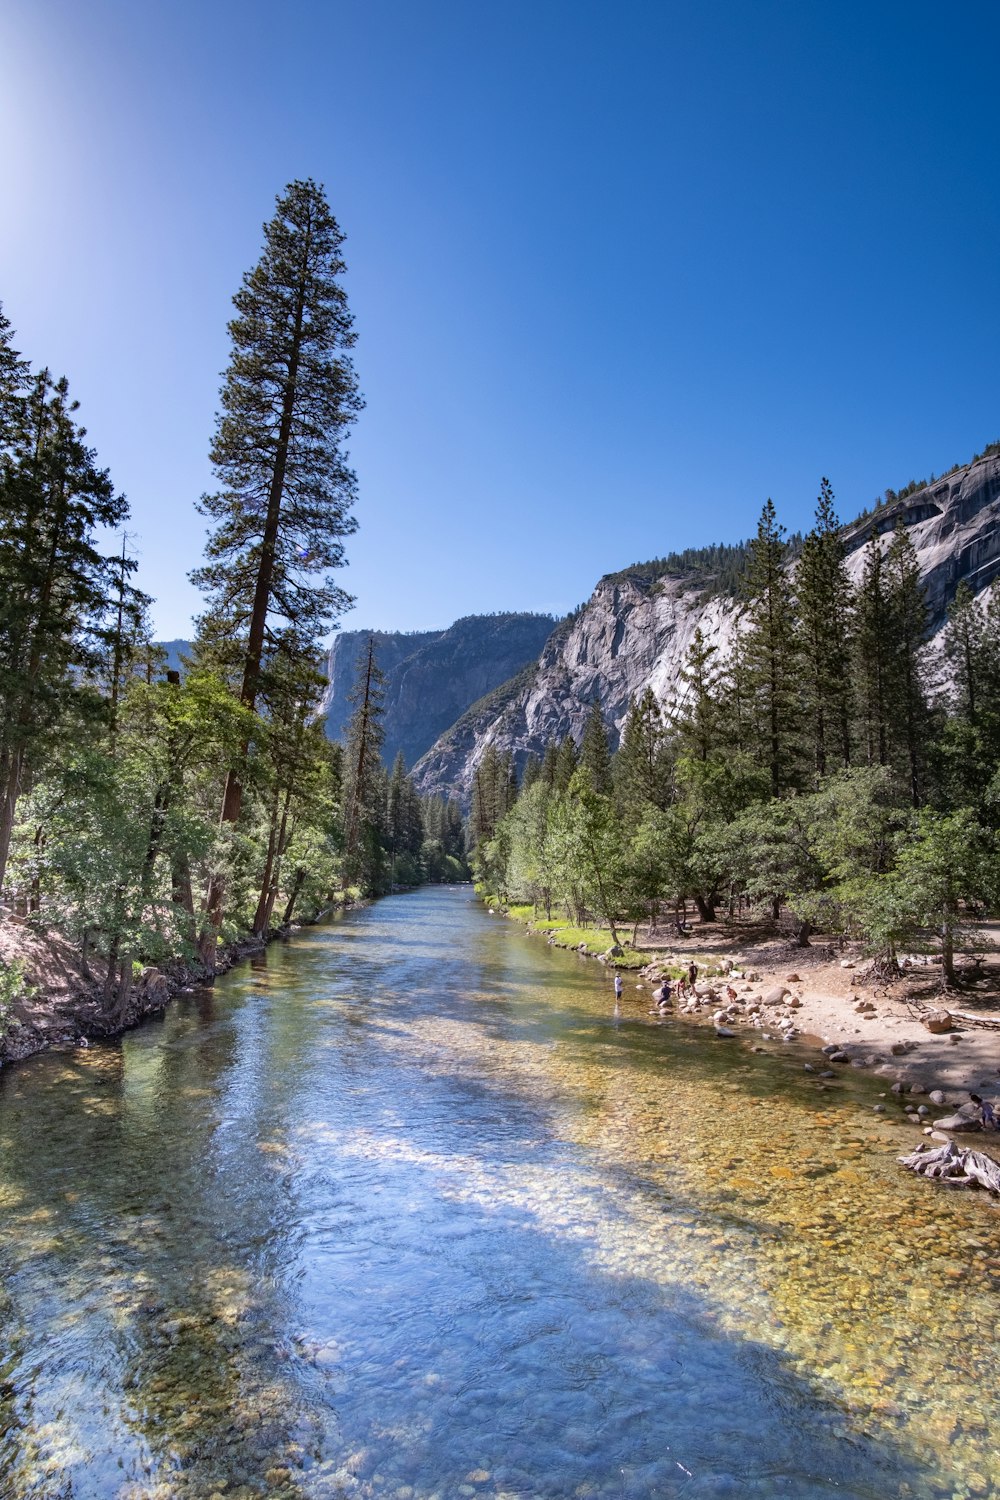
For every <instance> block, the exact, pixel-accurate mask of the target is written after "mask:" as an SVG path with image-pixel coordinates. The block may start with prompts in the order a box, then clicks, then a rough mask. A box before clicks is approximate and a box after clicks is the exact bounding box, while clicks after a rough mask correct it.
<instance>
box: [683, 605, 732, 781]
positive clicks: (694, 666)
mask: <svg viewBox="0 0 1000 1500" xmlns="http://www.w3.org/2000/svg"><path fill="white" fill-rule="evenodd" d="M717 654H718V647H716V646H709V645H708V644H707V643H706V641H705V637H704V636H703V635H702V633H701V629H700V628H699V629H696V630H695V633H694V635H693V637H692V640H691V645H690V646H689V648H688V653H687V656H686V658H685V661H684V666H683V667H682V668H681V673H680V680H681V682H682V683H683V688H682V690H681V693H680V695H679V701H678V704H677V707H676V709H675V710H674V714H673V720H674V725H675V727H676V730H677V735H678V739H679V741H680V748H681V750H682V752H683V753H685V754H687V755H690V756H693V757H694V759H695V760H700V761H707V760H708V759H709V757H710V756H711V755H712V754H713V753H714V752H715V751H716V750H717V749H719V747H720V744H721V742H722V738H723V735H722V710H721V707H720V705H719V673H718V671H717V669H716V666H715V662H714V658H715V656H716V655H717Z"/></svg>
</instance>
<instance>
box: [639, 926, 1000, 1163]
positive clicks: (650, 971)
mask: <svg viewBox="0 0 1000 1500" xmlns="http://www.w3.org/2000/svg"><path fill="white" fill-rule="evenodd" d="M692 962H693V963H695V964H696V965H697V967H698V970H699V978H698V980H697V981H696V984H695V987H694V992H693V993H692V992H690V991H688V992H687V993H686V994H684V995H682V996H677V994H676V989H675V993H674V998H673V1001H672V1006H671V1010H670V1012H669V1014H671V1015H672V1016H674V1017H675V1018H677V1019H678V1020H691V1021H701V1022H702V1023H705V1022H707V1023H709V1024H711V1025H712V1026H713V1027H714V1028H715V1030H716V1032H717V1033H719V1034H720V1036H721V1037H723V1038H725V1037H726V1036H727V1035H729V1036H739V1035H741V1034H744V1033H749V1034H750V1036H751V1037H753V1034H754V1033H756V1034H757V1036H758V1037H759V1041H755V1043H754V1045H766V1044H774V1043H781V1044H789V1043H795V1042H797V1043H798V1044H799V1045H800V1047H804V1048H806V1049H810V1050H811V1049H815V1052H816V1056H815V1058H814V1059H812V1060H810V1061H807V1062H805V1063H804V1064H803V1066H804V1067H805V1068H806V1069H807V1070H808V1071H810V1072H815V1073H817V1074H818V1075H819V1076H821V1077H827V1078H833V1077H836V1076H837V1075H838V1074H840V1073H842V1072H843V1071H844V1070H845V1069H846V1068H855V1069H868V1070H870V1071H871V1072H872V1073H874V1074H875V1075H877V1076H878V1077H879V1078H881V1079H884V1080H885V1083H886V1097H889V1096H895V1098H896V1099H897V1100H898V1103H899V1104H900V1106H902V1107H903V1108H904V1109H905V1110H906V1111H907V1113H909V1114H910V1115H911V1116H912V1117H913V1121H914V1123H915V1124H919V1125H921V1127H923V1128H926V1129H928V1130H933V1129H934V1126H935V1124H936V1123H940V1122H941V1121H943V1120H945V1119H951V1120H953V1121H954V1124H953V1125H952V1126H951V1128H952V1129H961V1130H965V1129H967V1128H968V1120H969V1118H970V1117H974V1116H977V1114H978V1111H977V1109H976V1107H975V1106H974V1105H973V1104H972V1103H971V1102H970V1097H969V1096H970V1094H973V1093H975V1094H979V1095H981V1096H982V1097H984V1098H986V1099H987V1100H990V1101H992V1100H994V1099H996V1097H997V1095H998V1093H1000V1007H998V1005H997V1002H996V996H995V995H993V994H990V993H987V994H977V993H976V992H975V986H976V984H977V982H978V983H981V984H982V985H983V986H984V987H986V988H987V989H988V990H991V989H993V987H994V982H995V980H996V977H997V976H996V975H995V974H994V972H993V971H992V970H991V969H988V968H986V967H984V966H982V965H981V966H979V969H978V970H977V971H975V974H974V978H972V979H970V980H969V981H967V988H966V989H965V991H964V992H963V993H957V992H950V993H946V992H944V991H943V990H942V988H941V985H940V979H939V970H938V968H937V966H936V965H934V964H933V963H929V962H927V960H926V959H925V958H921V957H918V956H916V955H914V956H911V957H910V958H909V959H906V960H904V968H903V972H902V974H901V976H900V978H899V979H898V980H896V981H894V982H893V983H891V984H885V983H878V982H876V983H873V982H871V980H870V978H869V977H868V972H867V968H866V964H865V960H864V958H863V957H862V956H861V955H860V954H844V953H841V951H840V950H839V949H837V950H835V949H832V948H825V947H815V948H809V949H804V950H802V949H798V950H790V949H789V947H788V945H787V944H783V943H781V942H774V943H771V944H764V945H759V946H758V947H756V948H755V949H754V950H753V951H752V952H751V953H740V952H736V953H725V952H712V951H711V950H710V949H709V948H708V944H707V942H706V941H702V942H698V941H697V940H693V941H691V942H688V943H686V944H685V945H684V951H683V952H674V953H672V954H670V955H669V957H668V956H667V955H664V956H663V957H658V958H657V959H655V960H654V961H653V962H651V963H650V964H648V965H647V966H646V967H645V968H644V969H642V970H641V971H640V973H639V975H638V976H637V977H636V981H635V988H634V991H633V994H634V998H635V1000H636V1002H637V1003H638V1004H639V1005H640V1006H641V1007H642V1008H643V1009H648V1007H649V997H650V996H651V995H652V993H653V990H654V988H655V987H656V986H657V985H658V984H659V982H660V980H661V979H662V978H663V977H664V976H665V975H675V974H676V973H677V972H678V971H679V970H681V969H683V967H684V966H685V964H688V963H692ZM963 1111H964V1113H965V1117H966V1119H965V1123H961V1124H960V1123H959V1121H958V1120H957V1119H956V1116H957V1115H959V1113H960V1112H963ZM975 1128H976V1126H975V1125H974V1124H973V1126H972V1129H973V1130H974V1129H975ZM996 1139H997V1141H998V1144H1000V1137H997V1138H996Z"/></svg>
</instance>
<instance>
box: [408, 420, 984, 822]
mask: <svg viewBox="0 0 1000 1500" xmlns="http://www.w3.org/2000/svg"><path fill="white" fill-rule="evenodd" d="M890 493H891V492H890ZM897 524H901V525H902V527H903V530H904V531H905V533H906V535H907V536H908V537H909V538H910V539H911V541H912V545H913V550H914V556H915V568H916V577H917V579H918V580H919V582H920V585H921V587H922V589H923V591H924V598H925V604H926V610H927V620H926V627H925V628H926V634H927V639H928V642H929V644H928V646H927V647H926V648H925V655H926V656H930V657H934V656H935V655H936V654H937V652H936V647H935V645H934V642H935V641H938V640H939V639H940V636H941V631H942V629H943V626H944V622H945V618H946V612H947V608H948V605H949V603H950V602H951V601H952V600H953V599H954V597H955V592H956V590H957V588H958V585H959V583H960V582H962V581H965V582H967V583H968V585H969V587H970V588H971V589H972V590H973V592H974V593H979V592H981V591H982V590H984V589H986V588H987V587H988V586H989V585H990V584H991V583H992V582H993V580H994V578H995V577H996V576H997V574H998V573H1000V455H998V454H997V453H996V452H995V451H992V450H990V449H988V450H986V453H985V454H984V455H983V456H982V457H980V458H979V459H977V460H975V461H974V462H973V463H971V464H966V465H964V466H962V467H960V468H956V469H954V470H952V472H951V473H950V474H948V475H946V476H945V477H944V478H943V479H940V480H936V481H933V482H928V483H927V484H925V485H923V486H920V487H917V488H916V489H915V490H914V491H912V492H911V493H909V494H906V495H904V497H903V498H899V497H898V496H896V495H894V494H892V498H891V499H890V500H889V501H887V502H886V503H885V504H883V505H880V506H879V507H877V508H876V509H875V510H874V511H873V512H872V513H871V514H870V515H869V516H868V517H867V518H865V519H864V520H863V521H861V522H859V523H856V524H853V525H848V526H846V527H844V528H843V529H842V530H841V529H840V528H838V532H839V535H840V537H841V540H842V544H843V550H844V564H843V566H844V576H845V578H846V579H848V580H850V582H851V583H852V585H857V584H858V583H859V582H860V581H861V578H862V575H863V573H864V570H865V567H866V559H867V558H868V556H869V553H870V543H871V540H872V538H873V537H874V536H876V535H881V536H883V537H885V536H886V535H887V534H888V533H890V532H892V531H893V530H894V528H895V527H896V526H897ZM783 544H784V546H785V548H786V551H785V556H784V564H783V565H784V568H785V571H786V572H790V573H794V572H795V571H796V570H797V569H798V568H799V567H800V566H801V565H803V564H802V563H801V561H800V559H801V553H802V549H803V548H804V546H805V543H804V541H803V539H801V538H798V537H795V538H792V539H791V542H790V543H789V542H788V541H787V540H785V541H784V543H783ZM813 551H815V548H813ZM685 556H686V555H685V554H677V555H674V556H672V557H670V558H667V559H663V560H661V562H660V563H657V564H647V565H640V566H636V567H635V568H632V569H626V570H623V571H621V572H618V573H613V574H608V575H607V576H606V577H604V578H602V579H601V581H600V582H599V583H598V585H597V587H596V588H595V590H594V592H593V594H592V596H591V598H590V600H589V601H588V602H587V604H586V605H585V606H584V607H583V608H582V609H581V610H579V611H578V612H577V613H576V614H575V616H574V617H573V618H572V619H571V620H569V621H568V622H564V623H561V624H560V625H559V626H558V627H557V628H556V630H555V631H553V633H552V635H551V636H550V638H549V640H548V641H547V642H546V644H545V646H544V647H543V649H542V652H541V655H540V657H539V660H538V664H537V666H536V667H535V668H534V670H533V671H529V672H525V673H522V674H521V675H520V676H519V679H518V682H517V684H516V685H510V687H509V688H505V689H503V690H501V691H500V692H498V694H497V696H496V698H495V699H493V700H485V701H484V702H483V703H481V704H478V705H475V706H474V708H473V709H472V710H470V711H469V712H468V713H467V714H466V715H465V716H464V717H463V720H462V721H461V723H460V725H456V726H454V727H453V729H452V730H451V731H449V732H448V733H447V734H446V735H445V736H443V737H442V739H441V740H439V741H438V743H437V744H435V745H434V746H433V747H432V748H431V749H430V750H429V751H428V752H427V754H426V755H424V756H423V757H422V759H421V760H420V761H419V762H418V763H417V765H416V766H415V767H414V771H413V774H414V778H415V780H416V783H417V785H418V787H419V788H420V789H421V790H422V791H424V792H435V793H438V794H441V793H448V794H454V795H457V796H459V797H461V799H462V801H463V803H464V804H465V805H468V803H469V800H470V797H471V790H472V783H473V777H474V775H475V770H476V767H477V765H478V764H479V762H480V760H481V759H482V757H483V755H484V754H485V752H486V748H487V746H489V745H492V746H493V748H494V750H495V751H496V752H497V753H498V754H506V753H508V752H509V753H510V754H511V755H512V756H513V760H514V764H515V766H516V767H517V768H518V770H519V771H521V770H522V769H523V767H524V765H525V764H526V762H527V760H528V758H529V757H531V756H536V757H537V756H541V755H543V754H544V751H545V746H546V744H547V743H548V742H549V741H550V740H551V739H553V738H554V739H556V740H557V741H558V740H561V739H562V738H564V737H565V736H566V735H572V736H573V737H574V738H575V739H576V740H577V742H579V740H580V738H581V736H582V734H583V729H584V725H585V723H586V720H587V716H588V713H589V710H590V705H591V703H592V702H593V699H594V697H595V696H596V697H597V698H598V699H599V701H600V703H601V706H602V709H603V712H604V718H605V724H606V726H607V729H608V733H609V735H610V738H611V743H612V745H613V746H617V744H618V743H619V740H620V737H621V734H622V731H623V728H624V724H625V720H626V717H627V714H628V711H629V705H630V703H631V702H632V701H633V700H638V699H639V698H641V697H642V695H643V693H644V692H645V690H646V689H647V688H649V689H651V690H652V692H653V694H654V696H655V698H656V700H657V702H658V703H659V704H661V705H662V706H663V707H664V709H665V710H667V711H671V710H672V709H673V708H674V707H676V705H677V704H678V702H679V700H680V699H681V698H683V696H684V683H683V677H682V673H683V670H684V664H685V661H686V659H687V654H688V652H689V650H690V648H691V645H692V642H693V640H694V636H695V632H696V631H697V632H700V634H701V637H702V639H703V641H704V642H705V643H706V644H707V645H708V646H710V647H713V648H714V649H715V650H716V651H717V652H718V653H719V657H720V658H722V657H726V656H728V654H729V653H730V651H731V650H732V649H733V648H734V646H735V643H736V641H737V638H738V636H739V635H740V634H741V632H743V631H744V630H745V628H746V623H747V603H746V600H745V597H741V595H740V590H741V589H742V587H743V585H742V583H740V581H739V580H740V579H741V578H742V576H743V574H744V572H745V568H746V566H747V563H748V559H749V557H750V544H746V545H745V546H742V547H740V548H729V549H722V548H708V549H702V550H699V551H696V552H693V553H691V554H689V556H690V559H691V561H690V566H689V567H687V570H686V571H685V568H684V558H685ZM713 565H714V566H715V572H714V573H713V571H712V569H713ZM804 566H805V567H806V568H807V569H809V568H813V567H814V566H818V567H819V568H820V571H822V567H823V566H824V565H823V564H822V563H821V562H820V561H819V560H818V559H817V558H815V557H807V558H806V559H805V563H804ZM734 591H735V592H734ZM826 649H827V651H832V652H833V656H832V657H830V658H829V659H828V660H827V662H826V664H825V665H824V666H823V667H821V668H820V669H819V670H820V672H821V675H822V676H825V677H829V674H830V673H832V672H836V671H837V670H838V669H837V667H836V650H837V648H836V647H835V645H834V643H828V645H827V648H826ZM833 711H834V712H836V710H833ZM840 714H841V718H842V716H843V710H842V708H841V710H840Z"/></svg>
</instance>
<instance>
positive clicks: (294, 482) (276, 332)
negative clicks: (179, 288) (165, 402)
mask: <svg viewBox="0 0 1000 1500" xmlns="http://www.w3.org/2000/svg"><path fill="white" fill-rule="evenodd" d="M343 241H344V236H343V234H342V233H341V231H340V229H339V227H338V225H337V221H336V220H335V219H334V217H333V215H332V214H331V213H330V209H329V206H328V204H327V201H326V197H325V195H324V193H323V190H322V188H321V187H318V186H317V184H316V183H314V182H312V181H304V182H301V181H297V182H293V183H291V184H289V186H288V187H287V188H286V190H285V193H284V195H283V196H281V197H280V198H279V199H278V200H277V211H276V213H275V215H274V217H273V218H272V219H271V221H270V222H269V223H268V224H266V225H265V227H264V250H263V254H262V255H261V258H260V261H259V262H258V264H257V265H256V266H255V267H254V269H253V270H252V271H249V272H248V273H247V274H246V275H245V276H244V278H243V285H242V287H241V288H240V290H239V291H238V292H237V294H236V296H235V297H234V299H233V303H234V306H235V309H236V316H235V317H234V318H233V319H232V321H231V322H230V324H229V333H230V337H231V339H232V344H233V353H232V358H231V361H230V365H229V369H228V371H227V372H226V378H225V384H224V385H223V388H222V393H221V403H222V411H221V413H220V415H219V417H218V419H217V423H216V431H215V439H214V442H213V444H212V449H211V454H210V457H211V460H212V464H213V466H214V468H215V471H216V473H217V475H218V476H219V479H220V480H221V482H222V488H221V489H220V490H219V491H218V492H217V493H215V494H213V495H208V496H205V497H204V499H203V501H202V509H203V512H204V513H205V514H206V515H207V516H209V517H210V518H211V519H212V520H213V521H214V522H215V523H216V525H215V529H214V531H213V532H212V533H211V535H210V537H209V541H208V544H207V547H206V563H205V566H204V567H203V568H201V569H199V570H198V571H197V572H196V573H194V574H193V575H192V579H193V581H194V582H195V583H197V584H198V585H200V586H201V587H202V588H204V589H205V590H206V592H207V595H208V607H207V610H206V613H205V615H204V617H203V620H202V627H201V628H202V634H203V635H204V636H205V638H206V640H208V641H209V642H212V641H217V640H220V639H221V640H222V641H235V642H238V645H239V650H240V652H241V654H242V664H241V666H240V669H239V680H240V690H239V691H240V701H241V703H242V704H243V706H244V707H245V708H247V709H250V710H253V709H255V708H256V705H257V697H258V692H259V689H260V683H261V675H262V672H263V671H264V670H265V667H266V658H267V653H268V651H269V649H271V648H273V647H274V646H275V645H276V644H277V642H278V640H279V639H280V638H281V637H282V635H283V634H287V633H288V632H292V634H293V635H294V638H295V639H296V640H297V641H300V642H308V643H311V644H310V649H312V650H315V647H316V641H317V638H318V636H319V635H320V634H321V632H322V631H323V630H325V629H326V628H328V626H329V623H330V621H331V619H332V618H333V617H334V616H336V615H337V614H339V613H340V612H341V611H342V610H343V609H344V608H345V607H346V605H347V604H348V603H349V602H350V601H349V599H348V596H347V595H346V594H345V593H344V591H343V590H342V589H340V588H338V587H337V586H335V585H334V583H333V581H332V578H331V577H330V570H331V569H333V568H336V567H339V566H340V565H341V564H342V563H343V557H344V549H343V541H342V538H343V537H344V536H346V535H348V534H349V533H350V532H352V531H353V530H354V529H355V522H354V520H353V519H352V517H351V516H350V515H349V513H348V512H349V510H350V506H351V504H352V502H353V499H354V492H355V478H354V474H353V473H352V471H351V470H350V469H349V468H348V466H347V463H346V461H345V456H344V452H343V448H342V442H343V437H344V434H345V431H346V429H347V427H348V426H349V425H350V423H351V422H353V421H354V419H355V417H356V416H357V413H358V411H359V410H360V407H361V400H360V397H359V395H358V389H357V381H356V377H355V373H354V368H353V366H352V364H351V360H350V357H349V355H348V353H347V351H348V350H349V349H350V348H351V347H352V346H353V344H354V342H355V333H354V329H353V326H352V319H351V315H350V312H349V311H348V307H347V297H346V293H345V291H344V289H343V286H342V285H341V282H340V279H339V278H340V276H341V274H342V273H343V271H344V269H345V267H344V261H343V258H342V256H341V247H342V245H343ZM242 759H244V760H245V753H244V756H243V757H242ZM244 775H245V768H244V766H243V765H241V764H238V765H236V766H234V767H233V768H232V769H231V771H230V774H229V776H228V777H227V781H226V788H225V793H224V796H223V806H222V821H223V822H224V823H235V822H236V821H237V820H238V819H239V816H240V809H241V805H242V795H243V793H242V787H243V777H244ZM224 900H225V881H224V878H223V876H222V873H221V872H220V873H219V874H217V875H216V877H215V878H214V879H213V881H212V885H211V889H210V891H209V895H208V900H207V926H206V932H205V941H204V944H203V949H204V956H205V957H206V958H210V957H211V956H212V955H213V954H214V949H215V943H216V938H217V934H218V930H219V927H220V925H221V922H222V914H223V906H224Z"/></svg>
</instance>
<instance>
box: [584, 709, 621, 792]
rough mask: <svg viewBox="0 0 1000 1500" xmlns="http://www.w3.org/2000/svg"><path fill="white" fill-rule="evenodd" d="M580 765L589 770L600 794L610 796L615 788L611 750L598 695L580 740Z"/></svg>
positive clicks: (593, 786)
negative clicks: (612, 775)
mask: <svg viewBox="0 0 1000 1500" xmlns="http://www.w3.org/2000/svg"><path fill="white" fill-rule="evenodd" d="M580 765H581V766H585V767H586V769H587V770H588V771H589V773H590V784H591V787H592V788H593V790H594V791H595V792H596V793H597V794H598V796H601V797H608V796H610V795H611V792H612V789H613V781H612V777H611V752H610V750H609V749H608V736H607V733H606V732H605V728H604V716H603V715H602V713H601V704H600V700H599V699H598V698H597V697H596V696H595V697H594V699H593V702H592V703H591V705H590V714H589V716H588V718H587V722H586V724H585V726H584V730H583V739H582V740H581V741H580Z"/></svg>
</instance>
